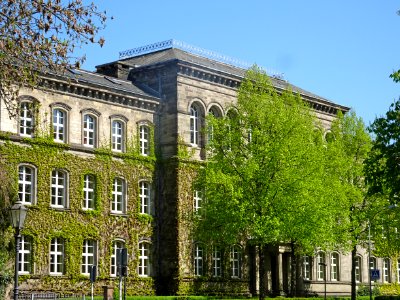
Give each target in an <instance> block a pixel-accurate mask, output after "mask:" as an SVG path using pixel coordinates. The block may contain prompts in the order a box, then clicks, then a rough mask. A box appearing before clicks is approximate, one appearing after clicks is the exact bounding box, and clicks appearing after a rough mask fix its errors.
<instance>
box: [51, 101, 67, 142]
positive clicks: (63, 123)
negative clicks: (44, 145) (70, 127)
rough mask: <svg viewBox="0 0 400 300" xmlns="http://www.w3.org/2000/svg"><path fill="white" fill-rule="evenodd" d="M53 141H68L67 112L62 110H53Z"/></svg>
mask: <svg viewBox="0 0 400 300" xmlns="http://www.w3.org/2000/svg"><path fill="white" fill-rule="evenodd" d="M53 139H54V141H55V142H57V143H65V142H66V141H67V112H66V111H65V110H63V109H60V108H54V109H53Z"/></svg>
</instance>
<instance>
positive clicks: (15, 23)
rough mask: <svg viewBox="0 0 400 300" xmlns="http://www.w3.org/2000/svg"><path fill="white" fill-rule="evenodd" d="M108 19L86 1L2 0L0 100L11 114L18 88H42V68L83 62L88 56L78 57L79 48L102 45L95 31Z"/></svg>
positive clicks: (56, 69) (62, 67) (55, 68)
mask: <svg viewBox="0 0 400 300" xmlns="http://www.w3.org/2000/svg"><path fill="white" fill-rule="evenodd" d="M105 21H106V16H105V12H104V13H103V12H99V11H98V9H97V7H96V6H95V5H94V4H93V3H92V4H89V5H86V4H84V3H83V1H82V0H70V1H62V0H36V1H25V0H0V99H1V100H3V101H4V102H5V105H6V107H7V109H8V110H9V112H10V113H11V115H15V114H16V113H17V109H16V102H15V100H16V98H17V96H18V91H19V90H20V88H21V87H23V86H26V87H29V88H33V87H35V86H37V84H38V80H39V77H38V72H59V71H62V70H65V68H69V67H73V66H79V64H80V63H82V62H83V61H84V60H85V57H74V54H73V53H74V50H75V49H76V48H77V47H78V48H79V47H80V46H81V45H83V44H87V43H98V44H100V45H103V43H104V39H103V38H100V39H96V35H97V33H98V31H99V29H100V28H101V27H103V26H104V22H105Z"/></svg>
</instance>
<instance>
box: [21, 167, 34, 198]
mask: <svg viewBox="0 0 400 300" xmlns="http://www.w3.org/2000/svg"><path fill="white" fill-rule="evenodd" d="M28 170H29V172H30V173H29V172H28ZM35 196H36V168H34V167H32V166H30V165H19V166H18V197H19V201H21V202H22V204H24V205H32V204H34V202H35ZM26 199H29V201H26Z"/></svg>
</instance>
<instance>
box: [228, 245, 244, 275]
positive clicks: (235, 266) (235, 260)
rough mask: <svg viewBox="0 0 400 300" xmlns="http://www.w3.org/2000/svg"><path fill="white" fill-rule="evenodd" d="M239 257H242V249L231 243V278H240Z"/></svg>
mask: <svg viewBox="0 0 400 300" xmlns="http://www.w3.org/2000/svg"><path fill="white" fill-rule="evenodd" d="M241 259H242V249H241V248H240V247H239V246H237V245H233V246H232V247H231V251H230V262H231V278H240V276H241V272H240V265H241Z"/></svg>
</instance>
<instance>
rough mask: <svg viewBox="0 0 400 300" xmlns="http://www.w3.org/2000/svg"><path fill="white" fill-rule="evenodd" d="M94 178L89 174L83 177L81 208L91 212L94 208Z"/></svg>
mask: <svg viewBox="0 0 400 300" xmlns="http://www.w3.org/2000/svg"><path fill="white" fill-rule="evenodd" d="M95 189H96V177H95V176H94V175H91V174H86V175H84V176H83V202H82V208H83V209H85V210H93V209H94V208H95V195H96V194H95Z"/></svg>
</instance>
